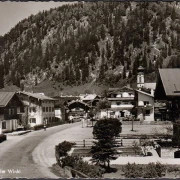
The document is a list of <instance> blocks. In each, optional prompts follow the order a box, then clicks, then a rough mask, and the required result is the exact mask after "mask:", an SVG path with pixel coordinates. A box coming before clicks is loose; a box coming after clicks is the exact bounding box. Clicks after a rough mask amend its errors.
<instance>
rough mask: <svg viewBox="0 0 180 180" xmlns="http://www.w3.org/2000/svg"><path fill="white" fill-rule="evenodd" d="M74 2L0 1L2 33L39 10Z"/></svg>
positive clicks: (0, 28) (0, 33)
mask: <svg viewBox="0 0 180 180" xmlns="http://www.w3.org/2000/svg"><path fill="white" fill-rule="evenodd" d="M67 3H69V4H70V3H74V2H68V1H67V2H64V1H63V2H54V1H49V2H33V1H28V2H11V1H5V2H2V1H1V2H0V35H2V36H3V35H4V34H5V33H7V32H9V31H10V29H11V28H12V27H14V26H15V25H16V24H17V23H18V22H19V21H21V20H23V19H24V18H27V17H29V16H30V15H31V14H37V13H38V12H39V11H43V10H49V9H50V8H54V7H59V6H62V5H63V4H67Z"/></svg>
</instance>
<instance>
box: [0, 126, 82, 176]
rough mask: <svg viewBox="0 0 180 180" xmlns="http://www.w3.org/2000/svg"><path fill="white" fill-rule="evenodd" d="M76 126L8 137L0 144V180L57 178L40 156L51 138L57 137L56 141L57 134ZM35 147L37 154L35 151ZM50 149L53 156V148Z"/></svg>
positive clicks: (57, 127) (58, 127)
mask: <svg viewBox="0 0 180 180" xmlns="http://www.w3.org/2000/svg"><path fill="white" fill-rule="evenodd" d="M78 124H79V123H74V124H65V125H61V126H56V127H51V128H49V129H47V131H44V130H40V131H34V132H31V133H28V134H25V135H22V136H8V138H7V141H4V142H3V143H0V178H13V177H14V178H15V177H18V178H19V177H23V178H25V177H28V178H58V177H57V176H56V175H54V174H53V173H51V171H50V169H49V168H48V166H47V164H46V161H47V160H46V157H45V156H46V155H45V154H44V156H43V155H42V154H43V152H44V151H45V150H46V148H47V149H48V148H49V144H48V142H49V141H50V139H51V136H52V137H56V136H57V137H56V138H57V139H58V138H59V137H58V133H60V132H61V131H62V132H63V130H65V129H67V128H70V127H73V126H77V125H78ZM41 143H42V144H43V145H42V144H41ZM38 145H39V146H38ZM37 147H38V150H39V152H37V151H36V149H37ZM41 148H43V149H41ZM51 149H52V151H53V152H51V153H52V154H54V152H55V151H54V146H53V147H51ZM39 159H41V160H39ZM38 162H40V163H39V164H38ZM13 171H14V172H13Z"/></svg>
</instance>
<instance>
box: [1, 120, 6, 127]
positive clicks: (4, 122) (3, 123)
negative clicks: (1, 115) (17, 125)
mask: <svg viewBox="0 0 180 180" xmlns="http://www.w3.org/2000/svg"><path fill="white" fill-rule="evenodd" d="M2 129H6V121H3V122H2Z"/></svg>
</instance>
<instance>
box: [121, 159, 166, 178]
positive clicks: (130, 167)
mask: <svg viewBox="0 0 180 180" xmlns="http://www.w3.org/2000/svg"><path fill="white" fill-rule="evenodd" d="M165 169H166V168H165V165H162V164H161V163H159V162H157V163H156V164H155V163H149V164H147V165H139V164H135V163H134V164H130V163H128V164H127V165H125V166H124V167H123V172H124V175H125V177H127V178H137V177H143V178H157V177H162V176H163V172H164V171H165Z"/></svg>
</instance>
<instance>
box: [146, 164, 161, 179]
mask: <svg viewBox="0 0 180 180" xmlns="http://www.w3.org/2000/svg"><path fill="white" fill-rule="evenodd" d="M143 177H144V178H156V177H158V173H157V171H156V165H155V164H154V163H149V164H148V165H147V166H146V170H145V171H144V175H143Z"/></svg>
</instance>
